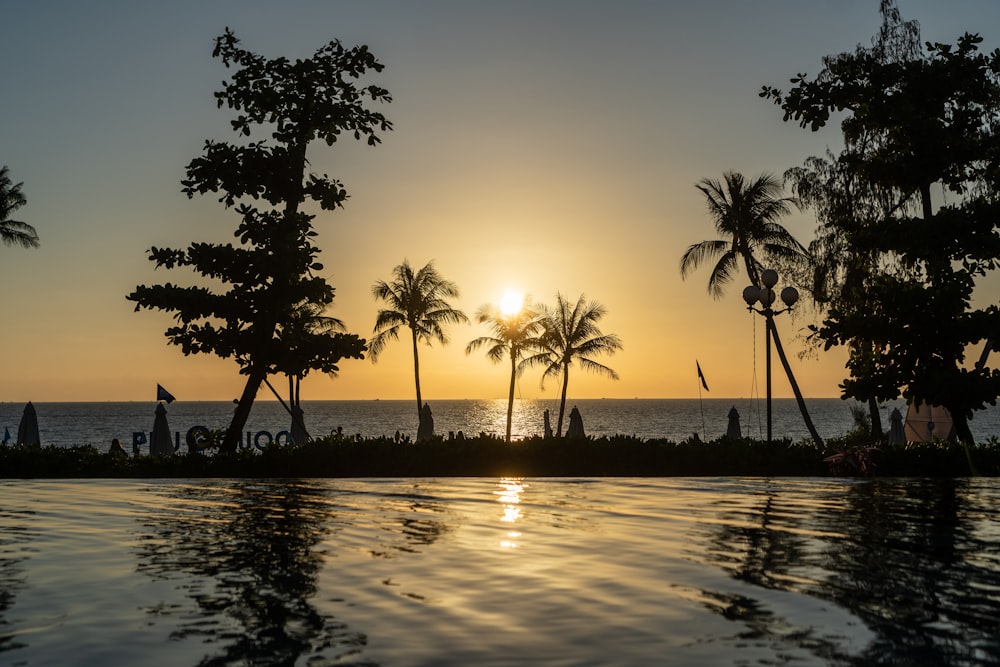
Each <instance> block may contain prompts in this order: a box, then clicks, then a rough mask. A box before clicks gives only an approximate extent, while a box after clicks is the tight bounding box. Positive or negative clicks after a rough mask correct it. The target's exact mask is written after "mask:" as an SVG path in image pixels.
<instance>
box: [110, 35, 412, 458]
mask: <svg viewBox="0 0 1000 667" xmlns="http://www.w3.org/2000/svg"><path fill="white" fill-rule="evenodd" d="M213 56H214V57H217V58H221V59H222V62H223V64H224V65H225V66H226V67H230V66H235V68H236V69H235V71H234V72H233V77H232V80H231V81H230V82H226V83H224V84H223V86H224V87H223V90H221V91H219V92H217V93H216V94H215V97H216V99H217V101H218V105H219V106H220V107H222V106H223V105H226V106H228V107H229V108H231V109H233V110H234V111H236V112H238V115H237V116H236V118H235V119H234V120H232V121H231V125H232V127H233V130H234V131H236V132H237V133H238V134H240V135H245V136H248V137H249V136H251V134H252V133H253V131H254V130H257V131H266V132H269V133H270V136H271V139H272V140H273V141H274V145H269V144H268V142H267V141H265V140H261V141H256V142H250V143H248V144H247V145H245V146H238V145H234V144H229V143H222V142H213V141H207V142H206V143H205V150H204V154H203V155H202V156H201V157H199V158H196V159H194V160H192V161H191V163H190V164H189V165H188V167H187V179H186V180H184V181H182V182H181V183H182V185H183V186H184V192H185V193H186V194H187V195H188V196H189V197H193V196H194V195H195V194H206V193H209V192H212V193H219V192H221V193H222V196H221V197H220V199H219V201H221V202H223V203H224V204H225V206H226V207H227V208H228V207H232V206H235V207H236V211H237V212H238V213H239V214H240V215H241V216H242V222H241V223H240V225H239V226H238V227H237V229H236V233H235V236H236V238H238V239H239V245H238V246H233V245H232V244H226V245H221V244H209V243H192V244H191V245H190V246H189V247H188V249H187V250H174V249H170V248H155V247H154V248H152V249H151V250H150V251H149V259H150V260H151V261H153V262H154V263H155V264H156V266H157V267H164V268H167V269H173V268H175V267H189V268H191V269H193V270H194V271H195V272H197V273H200V274H201V275H203V276H204V277H205V278H207V279H209V280H211V281H212V284H213V286H215V285H220V284H221V285H222V286H224V287H225V289H226V290H227V291H225V292H213V291H212V289H210V288H207V287H182V286H179V285H173V284H171V283H167V284H166V285H155V286H152V287H147V286H143V285H140V286H138V287H137V288H136V289H135V291H133V292H132V293H131V294H130V295H128V299H129V300H131V301H134V302H135V303H136V310H138V309H140V308H148V309H159V310H164V311H167V312H172V313H174V317H175V319H176V320H177V321H178V324H177V325H176V326H174V327H171V328H169V329H167V331H166V336H167V338H168V339H169V340H170V342H171V343H172V344H174V345H179V346H181V349H182V350H183V352H184V353H185V354H194V353H200V352H211V353H214V354H217V355H219V356H220V357H223V358H229V357H233V358H235V360H236V362H237V363H238V364H239V366H240V372H241V373H242V374H245V375H247V382H246V385H245V387H244V389H243V393H242V395H241V397H240V399H239V401H238V405H237V407H236V411H235V413H234V415H233V419H232V422H231V423H230V426H229V429H228V430H227V432H226V437H225V440H224V442H223V445H222V447H221V448H222V449H223V450H225V451H234V450H235V449H236V447H237V445H238V443H239V439H240V434H241V433H242V431H243V427H244V425H245V424H246V420H247V417H248V416H249V414H250V409H251V407H252V406H253V401H254V398H255V396H256V394H257V391H258V389H259V388H260V385H261V384H262V383H263V382H265V381H266V379H267V376H268V374H270V373H274V372H280V371H285V372H287V371H288V370H289V369H290V370H291V371H292V372H293V373H297V374H299V375H301V374H303V373H302V372H301V371H304V369H305V368H307V367H311V368H316V367H319V368H322V369H323V370H325V371H327V372H333V371H336V369H337V367H336V363H337V362H338V361H339V360H340V359H342V358H345V357H356V358H360V357H362V354H363V351H364V341H363V340H361V339H360V338H358V337H357V336H355V335H352V334H343V333H332V334H329V333H327V334H324V336H326V338H324V340H323V341H322V342H323V346H322V347H321V348H320V351H321V352H322V354H318V350H317V347H316V346H314V345H308V346H304V347H301V348H296V349H300V351H302V355H303V356H301V357H300V358H299V361H298V362H296V363H292V362H290V361H289V354H290V350H289V341H288V340H287V339H285V337H283V334H284V333H285V332H286V330H287V327H293V328H294V327H295V325H294V322H295V321H296V318H300V317H301V316H302V314H303V313H305V312H322V309H324V308H325V307H327V306H329V305H330V304H331V303H332V302H333V297H334V290H333V288H332V287H331V286H330V285H329V284H327V282H326V280H324V279H323V278H321V277H316V276H315V275H313V272H318V271H320V270H322V268H323V267H322V264H320V263H319V262H318V261H316V256H317V255H318V254H319V249H318V248H317V247H315V246H314V245H313V242H312V239H313V238H314V237H315V236H316V232H315V231H314V230H313V226H312V220H313V217H314V216H313V215H309V214H306V213H303V212H302V211H300V206H301V205H302V204H304V203H305V202H307V201H312V202H315V203H316V204H317V205H318V206H319V207H320V208H321V209H323V210H333V209H336V208H337V207H340V206H343V203H344V200H345V199H347V191H346V190H345V189H344V187H343V185H342V184H341V183H340V182H339V181H337V180H334V179H331V178H329V177H328V176H326V175H322V176H320V175H318V174H315V173H312V172H309V170H308V169H309V162H308V160H307V159H306V149H307V148H308V147H309V145H310V144H311V143H313V142H314V141H322V142H324V143H326V144H327V145H328V146H331V145H333V144H334V143H335V142H336V141H337V140H338V139H339V138H341V137H342V136H344V135H347V136H352V137H354V138H355V139H361V138H362V137H365V138H366V140H367V143H368V144H369V145H372V146H374V145H376V144H377V143H379V141H380V139H379V136H378V134H377V131H378V130H382V131H385V130H389V129H391V127H392V126H391V123H390V122H389V121H387V120H386V119H385V117H384V116H383V115H382V114H381V113H377V112H374V111H371V110H369V109H368V108H367V107H366V106H365V102H366V100H371V101H372V102H389V101H391V98H390V96H389V93H388V91H386V90H384V89H382V88H379V87H377V86H374V85H369V86H359V85H357V84H356V83H355V80H356V79H358V78H360V77H362V76H364V75H365V74H366V73H368V72H369V71H375V72H380V71H381V70H382V68H383V65H382V64H381V63H379V62H378V61H377V60H376V59H375V57H374V56H373V55H372V54H371V53H370V52H369V51H368V48H367V47H365V46H356V47H353V48H350V49H348V48H345V47H344V46H342V45H341V44H340V42H337V41H333V42H330V43H328V44H327V45H326V46H324V47H322V48H320V49H319V50H318V51H316V53H315V54H314V55H313V57H312V58H309V59H306V60H296V61H294V62H291V61H289V60H288V59H286V58H276V59H273V60H268V59H265V58H263V57H262V56H259V55H257V54H254V53H251V52H250V51H246V50H244V49H241V48H239V40H238V39H237V38H236V36H235V35H234V34H233V33H232V32H231V31H230V30H229V29H228V28H227V29H226V31H225V33H224V34H223V35H221V36H220V37H218V38H217V39H216V42H215V50H214V52H213ZM260 200H263V201H264V202H266V203H267V204H270V205H271V206H272V207H274V208H272V209H270V210H262V209H258V208H257V207H256V202H258V201H260ZM251 201H252V202H254V204H253V205H251V203H249V202H251ZM310 308H315V309H318V310H315V311H309V309H310ZM306 331H307V329H303V328H301V327H299V328H298V331H297V334H296V336H294V337H295V339H296V341H297V342H299V341H300V339H301V336H299V335H298V334H302V333H305V332H306ZM279 366H280V368H279ZM295 367H298V368H295Z"/></svg>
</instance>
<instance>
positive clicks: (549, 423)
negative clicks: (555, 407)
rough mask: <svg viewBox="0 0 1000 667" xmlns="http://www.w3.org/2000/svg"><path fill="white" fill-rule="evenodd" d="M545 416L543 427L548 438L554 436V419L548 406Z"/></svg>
mask: <svg viewBox="0 0 1000 667" xmlns="http://www.w3.org/2000/svg"><path fill="white" fill-rule="evenodd" d="M543 416H544V418H545V419H544V422H543V424H542V428H544V429H545V438H546V439H548V438H551V437H552V421H551V420H550V419H549V411H548V409H547V408H546V410H545V412H544V413H543Z"/></svg>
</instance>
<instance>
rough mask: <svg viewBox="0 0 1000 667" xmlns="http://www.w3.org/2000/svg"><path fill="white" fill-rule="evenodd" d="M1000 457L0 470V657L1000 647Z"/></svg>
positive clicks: (925, 661) (664, 653)
mask: <svg viewBox="0 0 1000 667" xmlns="http://www.w3.org/2000/svg"><path fill="white" fill-rule="evenodd" d="M998 623H1000V481H998V480H995V479H969V480H920V479H890V480H874V481H871V480H869V481H848V480H837V479H780V480H769V479H758V478H748V479H734V478H643V479H575V480H574V479H495V478H494V479H487V478H458V479H452V478H447V479H393V480H376V479H368V480H342V479H337V480H326V479H324V480H274V481H260V480H187V481H177V480H169V481H166V480H84V481H80V480H72V481H53V480H48V481H46V480H39V481H35V480H30V481H21V480H7V481H0V665H96V664H101V665H135V664H163V665H213V666H215V665H308V666H310V667H316V666H319V665H456V666H457V665H526V664H531V665H869V664H886V665H901V664H906V665H983V664H1000V633H998V631H997V627H998Z"/></svg>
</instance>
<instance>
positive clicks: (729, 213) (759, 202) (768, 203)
mask: <svg viewBox="0 0 1000 667" xmlns="http://www.w3.org/2000/svg"><path fill="white" fill-rule="evenodd" d="M723 178H724V179H725V184H722V183H720V182H719V181H717V180H712V179H708V178H703V179H702V180H701V181H699V182H698V185H697V186H695V187H697V188H698V189H699V190H701V192H702V194H704V195H705V199H706V200H707V203H708V213H709V215H710V216H711V217H712V221H713V222H714V223H715V229H716V231H717V232H718V233H719V234H720V235H721V236H722V237H723V238H721V239H716V240H714V241H701V242H700V243H695V244H694V245H692V246H691V247H689V248H688V249H687V250H686V251H685V252H684V255H683V256H682V257H681V278H687V276H688V274H689V273H691V272H692V271H694V270H695V269H697V268H698V266H699V265H701V264H702V262H705V261H710V260H713V259H716V258H718V261H717V262H716V264H715V266H714V267H713V268H712V273H711V275H709V277H708V291H709V293H710V294H711V295H712V296H713V297H715V298H716V299H718V298H720V297H721V296H722V295H723V293H725V287H726V285H728V284H729V282H730V281H732V279H733V276H734V273H735V272H736V270H737V266H738V263H739V261H740V260H742V261H743V263H744V265H745V266H746V270H747V275H748V276H749V278H750V282H751V283H753V284H754V285H757V286H758V287H760V272H761V270H762V268H763V267H762V266H761V262H760V261H759V260H758V258H757V254H756V253H758V252H759V253H760V254H761V255H762V257H763V258H764V259H767V260H769V261H770V262H771V263H772V264H774V263H777V264H782V263H785V264H795V263H798V262H801V261H802V260H803V259H805V257H806V249H805V248H804V247H802V244H801V243H799V242H798V241H796V240H795V238H794V237H793V236H792V235H791V234H790V233H789V231H788V230H787V229H785V228H784V227H783V226H781V225H780V224H779V223H778V219H779V218H780V217H781V216H783V215H788V214H789V213H790V212H791V207H792V205H793V204H795V200H794V199H792V198H790V197H782V196H781V195H782V190H783V187H782V184H781V181H780V180H778V179H777V178H776V177H775V176H773V175H771V174H762V175H760V176H758V177H757V178H756V179H754V180H753V181H750V182H749V183H747V182H746V180H745V179H744V177H743V175H742V174H739V173H737V172H734V171H727V172H726V173H725V174H724V175H723Z"/></svg>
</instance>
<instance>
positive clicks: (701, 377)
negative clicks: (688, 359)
mask: <svg viewBox="0 0 1000 667" xmlns="http://www.w3.org/2000/svg"><path fill="white" fill-rule="evenodd" d="M694 365H695V366H697V367H698V379H699V380H701V386H702V387H704V388H705V391H708V383H706V382H705V374H704V373H702V372H701V364H699V363H698V360H697V359H695V360H694Z"/></svg>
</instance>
